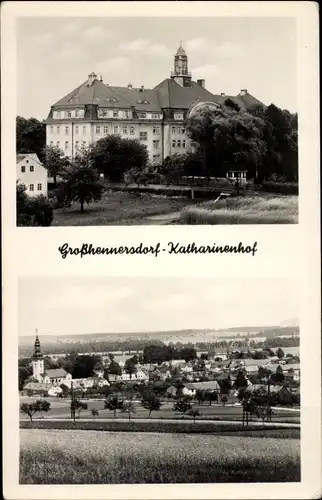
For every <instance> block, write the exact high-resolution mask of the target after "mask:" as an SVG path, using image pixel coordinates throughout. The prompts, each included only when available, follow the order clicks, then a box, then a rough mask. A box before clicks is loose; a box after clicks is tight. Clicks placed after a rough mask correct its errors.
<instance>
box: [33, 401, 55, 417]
mask: <svg viewBox="0 0 322 500" xmlns="http://www.w3.org/2000/svg"><path fill="white" fill-rule="evenodd" d="M35 404H36V405H38V411H39V412H40V415H41V418H44V415H43V412H45V413H48V412H49V410H50V406H51V404H50V403H49V401H46V400H45V399H38V400H37V401H36V403H35Z"/></svg>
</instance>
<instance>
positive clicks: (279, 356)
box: [276, 347, 284, 359]
mask: <svg viewBox="0 0 322 500" xmlns="http://www.w3.org/2000/svg"><path fill="white" fill-rule="evenodd" d="M276 356H277V357H278V359H283V358H284V351H283V349H281V348H280V347H279V348H278V349H277V351H276Z"/></svg>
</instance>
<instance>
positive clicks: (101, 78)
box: [100, 74, 103, 82]
mask: <svg viewBox="0 0 322 500" xmlns="http://www.w3.org/2000/svg"><path fill="white" fill-rule="evenodd" d="M100 82H103V76H102V75H101V74H100Z"/></svg>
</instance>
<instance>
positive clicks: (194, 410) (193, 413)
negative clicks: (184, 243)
mask: <svg viewBox="0 0 322 500" xmlns="http://www.w3.org/2000/svg"><path fill="white" fill-rule="evenodd" d="M189 415H191V417H192V418H193V423H194V424H195V423H196V418H197V417H199V415H200V412H199V410H198V409H197V408H192V409H191V410H190V411H189Z"/></svg>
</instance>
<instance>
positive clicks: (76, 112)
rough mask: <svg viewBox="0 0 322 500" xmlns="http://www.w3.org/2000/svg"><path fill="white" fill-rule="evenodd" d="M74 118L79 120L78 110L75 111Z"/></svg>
mask: <svg viewBox="0 0 322 500" xmlns="http://www.w3.org/2000/svg"><path fill="white" fill-rule="evenodd" d="M75 118H79V111H78V109H76V110H75Z"/></svg>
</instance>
